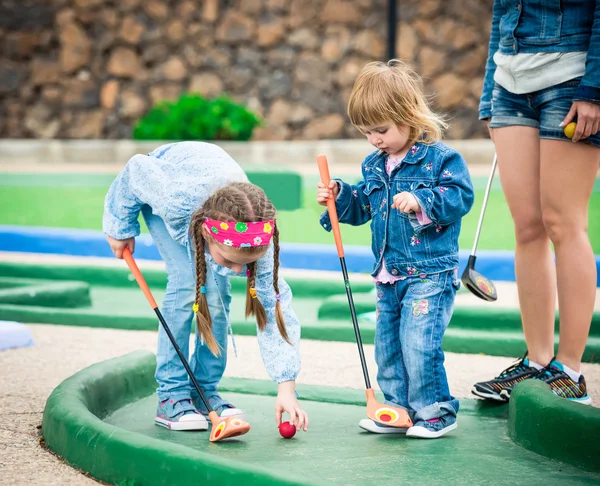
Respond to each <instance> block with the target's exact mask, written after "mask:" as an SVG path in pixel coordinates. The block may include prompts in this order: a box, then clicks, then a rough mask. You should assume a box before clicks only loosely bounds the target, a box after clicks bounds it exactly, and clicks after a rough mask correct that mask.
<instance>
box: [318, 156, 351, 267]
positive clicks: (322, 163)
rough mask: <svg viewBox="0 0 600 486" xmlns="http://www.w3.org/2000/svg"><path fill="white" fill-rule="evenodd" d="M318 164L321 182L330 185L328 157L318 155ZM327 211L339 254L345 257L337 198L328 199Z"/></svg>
mask: <svg viewBox="0 0 600 486" xmlns="http://www.w3.org/2000/svg"><path fill="white" fill-rule="evenodd" d="M317 165H318V166H319V174H320V175H321V182H322V183H323V184H325V186H327V187H329V182H330V181H331V177H330V176H329V165H327V157H325V156H324V155H317ZM327 212H328V213H329V219H330V220H331V229H332V230H333V237H334V239H335V246H336V247H337V252H338V256H339V257H340V258H344V246H343V245H342V234H341V233H340V222H339V221H338V215H337V210H336V209H335V199H333V198H330V199H328V200H327Z"/></svg>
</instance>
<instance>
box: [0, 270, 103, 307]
mask: <svg viewBox="0 0 600 486" xmlns="http://www.w3.org/2000/svg"><path fill="white" fill-rule="evenodd" d="M0 282H1V285H2V287H1V288H0V304H14V305H34V306H41V307H61V308H74V307H89V306H91V305H92V301H91V298H90V286H89V284H87V283H85V282H73V281H58V282H57V281H52V280H37V279H25V278H16V277H0Z"/></svg>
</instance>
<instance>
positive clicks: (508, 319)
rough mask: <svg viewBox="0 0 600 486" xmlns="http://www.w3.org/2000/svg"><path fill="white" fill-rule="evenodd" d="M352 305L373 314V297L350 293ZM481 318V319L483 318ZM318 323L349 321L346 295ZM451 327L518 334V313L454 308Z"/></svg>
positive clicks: (331, 301) (595, 330)
mask: <svg viewBox="0 0 600 486" xmlns="http://www.w3.org/2000/svg"><path fill="white" fill-rule="evenodd" d="M353 297H354V305H355V308H356V313H357V314H359V315H360V314H366V313H369V312H375V296H374V295H373V294H372V293H370V292H363V293H358V292H356V293H354V296H353ZM484 314H485V315H484ZM318 316H319V319H350V311H349V309H348V298H347V297H346V295H331V296H329V297H327V298H326V299H325V300H324V301H323V303H322V304H321V306H320V307H319V314H318ZM450 325H451V326H456V327H460V328H462V329H481V330H485V329H497V330H505V331H520V330H521V328H522V325H521V311H520V310H519V309H518V308H508V307H494V305H493V304H490V305H489V306H486V307H485V309H483V308H480V307H466V306H458V305H457V306H455V307H454V313H453V314H452V320H451V321H450ZM559 325H560V319H559V315H558V312H556V316H555V329H557V330H558V329H559ZM590 335H591V336H600V312H594V313H593V315H592V322H591V327H590Z"/></svg>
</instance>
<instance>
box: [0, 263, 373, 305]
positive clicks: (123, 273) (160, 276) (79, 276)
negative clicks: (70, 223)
mask: <svg viewBox="0 0 600 486" xmlns="http://www.w3.org/2000/svg"><path fill="white" fill-rule="evenodd" d="M142 273H143V274H144V279H145V280H146V283H147V284H148V286H149V287H150V288H156V289H163V290H164V288H165V287H166V285H167V274H166V272H165V271H164V270H156V269H144V270H142ZM0 276H1V277H18V278H30V279H36V278H37V279H45V280H77V281H80V282H86V283H88V284H90V285H97V286H102V287H121V288H126V287H127V288H137V283H136V282H135V280H134V278H133V276H132V275H131V272H130V271H129V269H128V268H126V267H125V266H124V267H123V268H119V267H101V266H81V265H53V264H28V263H13V262H0ZM229 281H230V282H231V289H232V291H233V292H245V291H246V279H245V278H235V277H234V278H231V279H229ZM285 281H286V282H287V283H288V284H289V286H290V288H291V289H292V292H293V293H294V295H297V296H299V297H319V298H322V297H327V296H330V295H335V294H340V293H344V295H345V292H346V290H345V287H344V282H343V280H342V278H341V277H340V279H339V280H329V279H318V278H301V277H291V278H289V277H286V279H285ZM352 287H353V288H354V289H356V291H357V292H368V291H369V290H371V289H372V288H373V284H372V283H371V282H357V283H356V284H353V285H352ZM346 305H347V304H346Z"/></svg>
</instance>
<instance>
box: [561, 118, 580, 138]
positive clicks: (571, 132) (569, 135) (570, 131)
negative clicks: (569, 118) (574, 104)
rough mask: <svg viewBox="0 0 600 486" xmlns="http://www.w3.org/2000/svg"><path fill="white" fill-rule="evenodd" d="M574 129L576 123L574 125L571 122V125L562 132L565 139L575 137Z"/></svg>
mask: <svg viewBox="0 0 600 486" xmlns="http://www.w3.org/2000/svg"><path fill="white" fill-rule="evenodd" d="M576 128H577V123H575V122H571V123H569V124H567V126H566V127H565V128H564V132H565V135H566V136H567V138H573V135H575V129H576Z"/></svg>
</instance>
